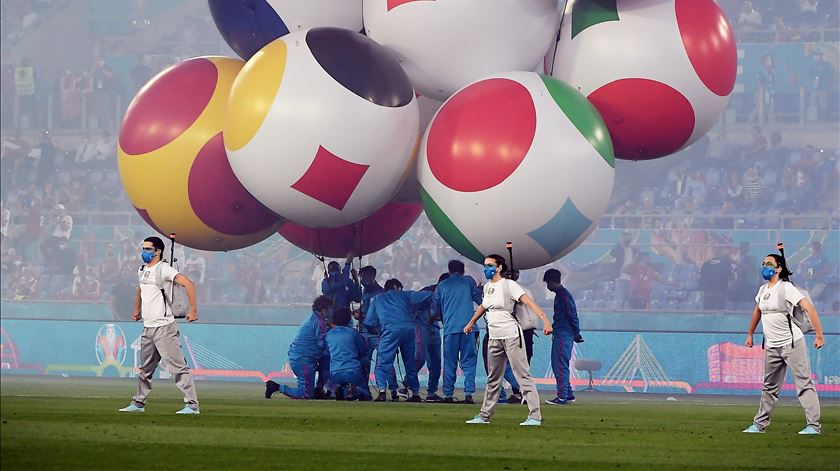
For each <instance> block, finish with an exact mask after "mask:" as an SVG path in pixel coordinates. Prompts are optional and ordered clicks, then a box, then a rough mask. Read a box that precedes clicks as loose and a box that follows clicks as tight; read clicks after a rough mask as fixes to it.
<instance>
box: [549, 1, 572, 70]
mask: <svg viewBox="0 0 840 471" xmlns="http://www.w3.org/2000/svg"><path fill="white" fill-rule="evenodd" d="M568 7H569V0H566V3H565V4H564V5H563V13H561V14H560V25H559V26H558V27H557V38H556V39H555V40H554V53H553V54H552V55H551V68H550V69H549V71H548V75H551V76H552V77H553V76H554V62H555V61H556V60H557V46H558V45H559V44H560V34H561V33H562V32H563V20H564V19H565V18H566V8H568Z"/></svg>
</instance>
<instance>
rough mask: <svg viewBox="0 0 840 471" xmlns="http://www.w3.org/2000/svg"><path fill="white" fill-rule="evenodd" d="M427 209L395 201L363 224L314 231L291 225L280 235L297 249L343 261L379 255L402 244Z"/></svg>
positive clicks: (286, 224) (288, 223)
mask: <svg viewBox="0 0 840 471" xmlns="http://www.w3.org/2000/svg"><path fill="white" fill-rule="evenodd" d="M421 212H423V205H421V204H420V203H401V202H398V201H391V202H389V203H387V204H386V205H385V206H383V207H382V208H380V209H379V211H377V212H375V213H373V214H371V215H370V216H368V217H366V218H364V219H362V220H361V221H359V222H356V223H353V224H348V225H346V226H341V227H332V228H326V229H313V228H311V227H305V226H301V225H300V224H295V223H293V222H287V223H285V224H283V226H281V227H280V230H279V231H277V232H278V233H279V234H280V235H281V236H283V237H284V238H285V239H286V240H288V241H289V242H291V243H292V244H294V245H296V246H297V247H300V248H302V249H303V250H306V251H307V252H312V253H314V254H316V255H320V256H323V257H330V258H340V257H344V256H345V255H347V253H348V252H353V253H354V254H356V255H357V256H360V257H361V256H364V255H369V254H372V253H374V252H378V251H380V250H382V249H384V248H385V247H387V246H389V245H391V244H392V243H394V242H396V241H397V240H399V238H400V237H402V235H403V234H405V233H406V231H408V230H409V229H410V228H411V226H412V225H413V224H414V223H415V222H416V221H417V218H418V217H420V213H421Z"/></svg>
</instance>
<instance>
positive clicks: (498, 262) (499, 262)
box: [484, 253, 507, 273]
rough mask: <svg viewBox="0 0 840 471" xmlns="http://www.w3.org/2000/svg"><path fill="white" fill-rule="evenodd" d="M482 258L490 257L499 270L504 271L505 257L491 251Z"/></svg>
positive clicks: (505, 265) (505, 266)
mask: <svg viewBox="0 0 840 471" xmlns="http://www.w3.org/2000/svg"><path fill="white" fill-rule="evenodd" d="M484 258H492V259H493V260H494V261H495V262H496V265H498V267H499V272H501V273H504V272H505V271H507V262H505V257H502V256H501V255H499V254H497V253H491V254H490V255H488V256H486V257H484Z"/></svg>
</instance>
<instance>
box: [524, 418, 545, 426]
mask: <svg viewBox="0 0 840 471" xmlns="http://www.w3.org/2000/svg"><path fill="white" fill-rule="evenodd" d="M519 425H525V426H529V427H539V426H540V425H542V420H539V419H532V418H530V417H529V418H527V419H525V422H522V423H521V424H519Z"/></svg>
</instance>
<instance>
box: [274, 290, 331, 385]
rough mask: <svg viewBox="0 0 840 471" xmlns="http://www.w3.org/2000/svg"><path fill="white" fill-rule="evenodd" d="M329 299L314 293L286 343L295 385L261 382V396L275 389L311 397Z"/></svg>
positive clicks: (323, 345) (321, 354)
mask: <svg viewBox="0 0 840 471" xmlns="http://www.w3.org/2000/svg"><path fill="white" fill-rule="evenodd" d="M332 310H333V302H332V300H331V299H330V298H328V297H326V296H318V297H317V298H315V301H314V302H313V303H312V315H310V316H309V317H308V318H307V319H306V320H305V321H303V324H301V326H300V329H299V330H298V334H297V337H295V340H294V341H293V342H292V344H291V345H290V346H289V366H290V367H291V368H292V372H293V373H294V374H295V376H296V377H297V381H298V386H297V388H290V387H288V386H286V385H285V384H283V385H278V384H277V383H275V382H274V381H271V380H269V381H267V382H266V383H265V397H266V399H268V398H271V395H272V394H274V393H275V392H277V391H280V392H281V393H283V394H285V395H286V396H289V397H291V398H292V399H313V398H314V397H315V372H316V371H317V370H318V361H319V360H320V359H321V358H322V357H324V356H325V354H326V353H325V352H326V346H327V344H326V340H325V337H326V335H327V317H330V316H331V315H332Z"/></svg>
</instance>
